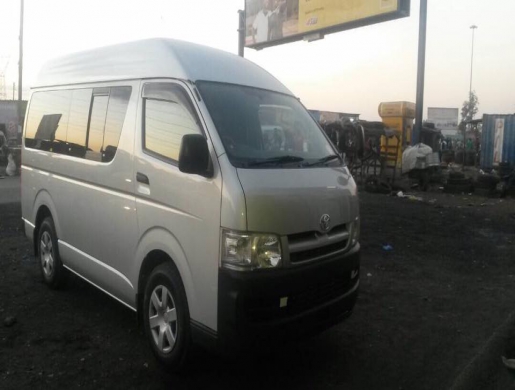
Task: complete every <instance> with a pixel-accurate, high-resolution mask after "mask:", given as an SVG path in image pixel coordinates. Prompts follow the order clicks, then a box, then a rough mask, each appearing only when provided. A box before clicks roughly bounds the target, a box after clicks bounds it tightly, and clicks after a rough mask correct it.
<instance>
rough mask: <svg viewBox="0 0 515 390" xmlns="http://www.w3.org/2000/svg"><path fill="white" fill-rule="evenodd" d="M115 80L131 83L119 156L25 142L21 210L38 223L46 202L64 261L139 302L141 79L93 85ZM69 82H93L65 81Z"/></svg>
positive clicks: (130, 300)
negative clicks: (135, 274) (136, 153)
mask: <svg viewBox="0 0 515 390" xmlns="http://www.w3.org/2000/svg"><path fill="white" fill-rule="evenodd" d="M113 86H131V87H132V93H131V98H130V100H129V104H128V107H127V113H126V116H125V121H124V124H123V128H122V132H121V135H120V141H119V144H118V149H117V151H116V155H115V157H114V160H113V161H111V162H109V163H102V162H97V161H91V160H86V159H84V158H78V157H72V156H68V155H63V154H57V153H51V152H44V151H39V150H34V149H29V148H24V150H23V173H22V175H23V177H22V193H23V198H22V214H23V218H24V219H26V220H27V221H28V222H30V223H32V224H35V223H36V216H37V212H38V210H39V207H40V206H41V205H45V206H47V207H48V208H49V209H50V211H51V213H52V217H53V219H54V222H55V225H56V230H57V235H58V239H59V250H60V253H61V257H62V260H63V263H64V265H65V266H67V267H69V268H70V269H72V270H73V271H75V272H76V273H78V274H80V275H81V276H82V277H84V278H86V279H87V280H89V281H90V282H92V283H94V284H95V285H97V286H98V287H100V288H102V289H103V290H105V291H106V292H108V293H110V294H111V295H114V296H115V297H117V298H118V299H120V300H122V301H123V302H124V303H126V304H127V305H129V306H131V307H135V290H134V285H135V284H136V281H135V280H131V275H130V274H129V272H128V271H129V270H130V269H131V264H132V262H133V258H134V257H133V256H134V252H135V248H136V244H137V233H138V228H137V217H136V209H135V198H134V183H133V182H132V177H133V170H132V165H133V157H132V155H133V149H134V127H135V123H134V120H135V116H136V112H137V105H138V102H139V100H138V95H139V87H140V81H127V82H114V83H108V84H107V83H103V84H95V85H94V86H93V87H113ZM68 88H72V89H75V88H88V86H87V85H86V86H83V85H81V86H70V87H62V89H68ZM53 89H60V88H53ZM29 112H30V108H29Z"/></svg>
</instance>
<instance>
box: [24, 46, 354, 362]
mask: <svg viewBox="0 0 515 390" xmlns="http://www.w3.org/2000/svg"><path fill="white" fill-rule="evenodd" d="M22 155H23V161H22V178H21V181H22V216H23V221H24V225H25V232H26V235H27V237H28V238H29V239H30V240H31V241H32V242H33V245H34V251H35V254H36V257H37V259H38V261H39V263H40V265H41V272H42V277H43V279H44V281H45V282H46V283H47V284H48V285H49V286H50V287H51V288H58V287H60V286H62V285H63V282H64V281H65V280H66V277H67V275H68V274H69V273H70V272H71V273H74V274H76V275H78V276H79V277H81V278H83V279H85V280H86V281H88V282H89V283H91V284H92V285H94V286H95V287H97V288H98V289H100V290H102V291H104V292H105V293H106V294H108V295H109V296H111V297H112V298H114V299H116V300H118V301H119V302H120V303H122V304H124V305H125V306H127V307H128V308H130V309H131V310H134V311H136V312H137V313H138V315H139V316H140V319H141V321H142V324H143V326H144V329H145V333H146V335H147V336H148V340H149V343H150V346H151V348H152V350H153V352H154V354H155V356H156V357H157V359H158V360H159V361H160V362H161V363H163V364H164V365H165V366H167V367H170V368H172V369H177V368H179V367H180V366H181V364H182V363H183V362H184V360H185V357H186V356H187V352H188V349H189V346H190V344H191V342H192V341H195V342H198V343H201V344H203V345H206V346H209V347H214V348H217V349H218V350H222V351H233V350H241V349H242V348H247V347H250V346H252V345H256V342H261V341H262V340H273V339H274V337H281V338H283V337H298V336H300V335H303V334H305V333H311V332H313V331H318V330H321V329H324V328H326V327H328V326H330V325H332V324H335V323H336V322H338V321H340V320H341V319H343V318H345V317H346V316H348V315H349V314H350V313H351V311H352V308H353V306H354V303H355V301H356V297H357V292H358V285H359V250H360V246H359V242H358V241H359V234H360V220H359V204H358V196H357V188H356V184H355V182H354V180H353V178H352V176H351V174H350V173H349V170H348V169H347V168H346V167H345V164H344V161H343V159H342V157H341V156H340V155H339V154H338V152H337V150H336V149H335V148H334V146H333V145H332V144H331V142H330V141H329V140H328V138H327V137H326V136H325V134H324V132H323V131H322V130H321V129H320V127H319V126H318V125H317V123H316V122H315V121H314V120H313V118H312V117H311V116H310V115H309V113H308V112H307V110H306V109H305V108H304V107H303V106H302V104H301V103H300V102H299V100H298V99H296V98H295V97H294V96H293V94H292V93H291V92H290V91H289V90H288V89H287V88H286V87H284V86H283V85H282V84H281V83H280V82H279V81H277V79H275V78H274V77H273V76H271V75H270V74H269V73H267V72H266V71H264V70H263V69H261V68H260V67H258V66H256V65H255V64H253V63H252V62H250V61H247V60H245V59H242V58H240V57H237V56H234V55H232V54H228V53H225V52H222V51H218V50H214V49H211V48H207V47H202V46H199V45H195V44H191V43H186V42H180V41H175V40H168V39H151V40H145V41H139V42H132V43H126V44H121V45H115V46H111V47H105V48H100V49H96V50H91V51H87V52H82V53H78V54H72V55H69V56H66V57H63V58H59V59H56V60H54V61H51V62H50V63H48V64H47V65H46V66H45V67H44V68H43V69H42V71H41V73H40V75H39V78H38V80H37V83H36V86H35V87H34V88H33V91H32V95H31V99H30V103H29V107H28V112H27V117H26V122H25V131H24V137H23V153H22ZM268 342H271V341H268Z"/></svg>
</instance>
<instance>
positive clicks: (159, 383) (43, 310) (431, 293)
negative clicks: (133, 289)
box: [0, 193, 515, 390]
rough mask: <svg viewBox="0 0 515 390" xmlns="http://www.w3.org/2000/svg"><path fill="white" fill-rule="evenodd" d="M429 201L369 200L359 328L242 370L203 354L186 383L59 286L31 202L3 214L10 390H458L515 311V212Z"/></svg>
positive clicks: (120, 326) (109, 307) (101, 311)
mask: <svg viewBox="0 0 515 390" xmlns="http://www.w3.org/2000/svg"><path fill="white" fill-rule="evenodd" d="M423 196H424V198H425V200H426V201H425V202H420V201H412V200H408V199H400V198H395V197H389V196H385V195H370V194H366V193H364V194H362V195H361V205H362V220H363V223H362V284H361V295H360V298H359V301H358V303H357V306H356V309H355V312H354V314H353V315H352V316H351V318H350V319H348V320H347V321H346V322H344V323H342V324H340V325H338V326H337V327H335V328H333V329H331V330H329V331H327V332H325V333H323V334H321V335H320V336H318V337H316V338H313V339H309V340H303V341H302V342H301V343H299V344H297V345H287V346H282V347H278V348H277V349H276V350H275V351H274V352H273V353H269V354H265V355H264V356H263V355H261V356H249V357H248V358H247V359H241V360H239V361H226V360H221V359H219V358H217V357H215V356H213V355H210V354H208V353H205V352H203V351H201V350H196V351H195V352H194V357H193V364H192V365H191V367H190V368H189V371H187V372H186V373H184V374H182V375H181V376H174V375H168V374H165V373H163V372H162V371H161V370H160V369H159V368H158V367H157V366H156V364H155V362H154V360H153V358H152V356H151V353H150V351H149V349H148V347H147V345H146V341H145V340H144V338H143V336H142V335H141V333H140V331H139V330H138V328H137V324H136V318H135V315H134V314H133V313H132V312H131V311H130V310H128V309H126V308H124V307H123V306H122V305H120V304H118V303H117V302H115V301H114V300H112V299H111V298H109V297H108V296H106V295H104V294H103V293H101V292H99V291H97V290H95V289H94V288H93V287H91V286H89V285H88V284H86V283H85V282H82V281H80V280H78V279H77V278H72V279H71V280H70V283H69V285H68V286H67V288H66V289H65V290H64V291H58V292H55V291H51V290H49V289H47V288H46V287H45V286H44V285H43V284H42V283H41V281H40V275H39V269H38V266H37V264H36V263H35V261H34V259H33V257H32V253H31V249H30V247H29V244H28V242H27V241H26V239H25V238H24V237H23V235H22V231H21V223H20V210H19V204H9V205H3V206H0V320H1V321H2V322H3V320H4V319H5V318H6V317H8V316H15V317H16V323H15V324H14V325H13V326H11V327H6V326H4V324H3V323H0V388H2V389H22V388H23V389H25V388H65V389H69V388H95V389H97V388H99V389H100V388H106V389H111V388H123V389H131V388H137V389H139V388H149V389H159V388H174V389H182V388H188V389H194V388H223V389H233V388H234V389H238V388H259V389H261V388H267V389H275V388H277V389H290V388H292V389H332V388H337V389H382V390H383V389H447V388H449V387H450V386H451V385H452V383H453V380H454V379H455V378H456V376H457V375H458V374H459V373H460V372H461V371H462V370H463V368H464V367H465V366H466V365H467V364H468V362H469V361H470V360H471V359H472V358H473V357H474V356H475V355H476V354H477V353H478V352H479V351H480V350H481V349H482V347H483V345H484V343H485V342H486V341H487V339H488V338H489V337H490V336H491V335H492V333H493V332H494V331H495V329H496V328H497V327H498V326H499V325H501V323H502V322H503V321H504V320H505V319H506V318H507V317H508V315H509V314H510V312H512V311H513V309H514V303H513V302H515V261H514V260H515V256H514V249H515V201H514V200H507V201H503V202H500V201H499V200H498V199H490V200H485V199H484V198H478V197H468V196H451V195H442V194H425V195H423ZM384 244H390V245H391V246H392V247H393V251H391V252H385V251H384V250H383V249H382V246H383V245H384ZM499 363H500V358H499ZM506 375H508V374H506ZM510 381H511V378H510V377H509V376H503V377H501V378H498V379H496V380H495V381H493V382H492V383H491V386H490V388H492V389H494V388H495V389H507V388H513V383H510ZM510 386H512V387H510ZM480 388H481V389H485V388H488V387H485V385H484V384H483V385H481V387H480Z"/></svg>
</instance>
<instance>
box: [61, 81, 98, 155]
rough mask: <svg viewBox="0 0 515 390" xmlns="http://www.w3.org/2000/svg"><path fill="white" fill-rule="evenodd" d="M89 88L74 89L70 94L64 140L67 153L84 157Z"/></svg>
mask: <svg viewBox="0 0 515 390" xmlns="http://www.w3.org/2000/svg"><path fill="white" fill-rule="evenodd" d="M91 94H92V90H91V89H76V90H74V91H73V94H72V104H71V106H70V119H69V120H68V132H67V135H66V142H67V143H68V153H67V154H69V155H71V156H75V157H84V156H85V154H86V134H87V128H88V118H89V108H90V106H91Z"/></svg>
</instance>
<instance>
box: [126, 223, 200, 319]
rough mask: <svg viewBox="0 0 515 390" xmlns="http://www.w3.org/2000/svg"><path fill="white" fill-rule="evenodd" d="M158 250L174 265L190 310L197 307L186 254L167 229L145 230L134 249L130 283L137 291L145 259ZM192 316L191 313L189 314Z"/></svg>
mask: <svg viewBox="0 0 515 390" xmlns="http://www.w3.org/2000/svg"><path fill="white" fill-rule="evenodd" d="M155 250H159V251H162V252H164V253H166V254H167V255H168V256H169V257H170V258H171V259H172V260H173V262H174V263H175V266H176V267H177V269H178V270H179V274H180V276H181V279H182V283H183V285H184V289H185V290H186V297H187V298H188V304H189V307H190V310H192V309H193V308H195V307H197V305H196V296H195V289H194V288H193V280H192V274H191V269H190V267H189V264H188V260H187V258H186V254H185V253H184V250H183V248H182V246H181V245H180V244H179V241H178V240H177V238H176V237H175V236H174V235H173V233H172V232H170V231H169V230H167V229H164V228H162V227H154V228H151V229H149V230H147V231H146V232H145V233H144V234H143V235H142V236H141V238H140V240H139V242H138V246H137V248H136V256H135V258H136V262H135V264H134V268H133V270H132V277H131V279H132V283H133V285H134V286H135V288H136V291H139V272H140V269H141V266H142V264H143V261H144V259H145V257H146V256H147V255H148V254H149V253H150V252H152V251H155ZM190 314H192V315H193V313H190Z"/></svg>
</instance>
